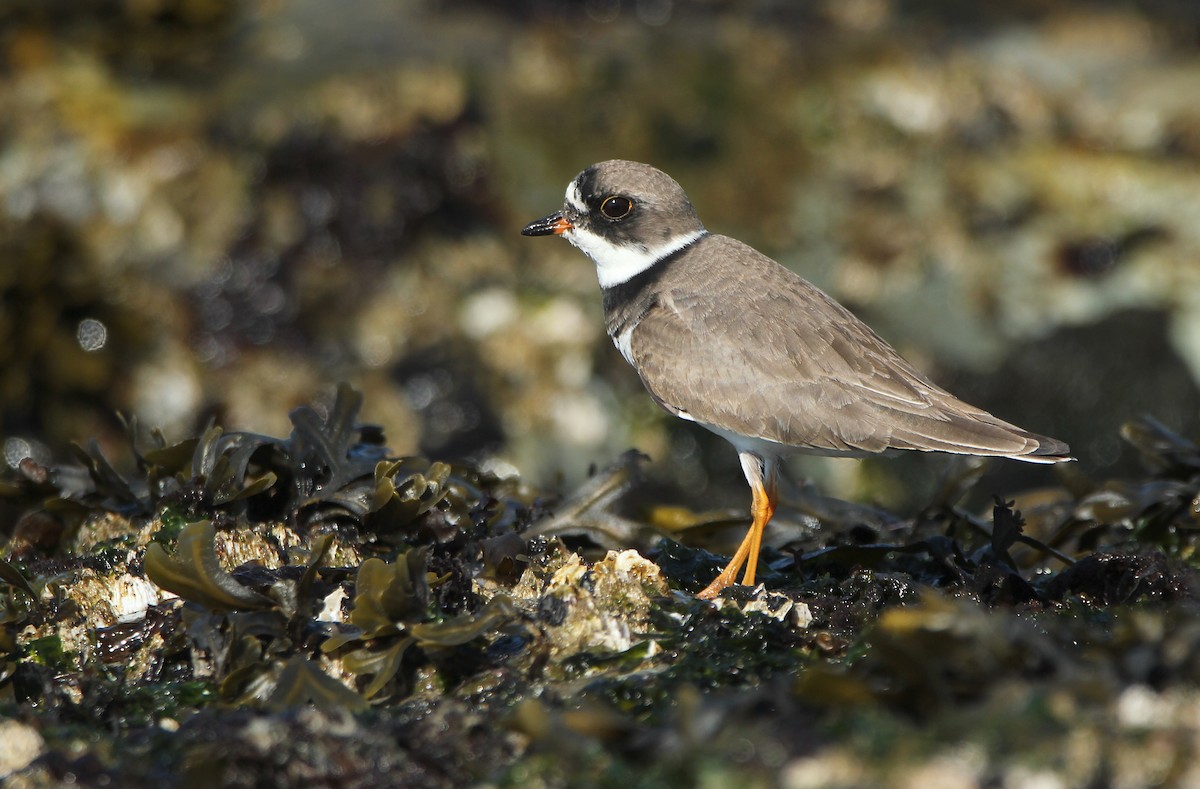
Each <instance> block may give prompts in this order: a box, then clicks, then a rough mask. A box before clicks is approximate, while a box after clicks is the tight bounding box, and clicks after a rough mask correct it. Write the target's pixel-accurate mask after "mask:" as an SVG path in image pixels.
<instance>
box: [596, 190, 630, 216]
mask: <svg viewBox="0 0 1200 789" xmlns="http://www.w3.org/2000/svg"><path fill="white" fill-rule="evenodd" d="M632 210H633V201H632V200H630V199H629V198H628V197H621V196H619V195H613V196H612V197H606V198H604V202H603V203H601V204H600V213H602V214H604V216H605V217H606V218H608V219H624V218H625V217H627V216H629V212H630V211H632Z"/></svg>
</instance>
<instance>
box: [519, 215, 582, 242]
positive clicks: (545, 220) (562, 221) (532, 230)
mask: <svg viewBox="0 0 1200 789" xmlns="http://www.w3.org/2000/svg"><path fill="white" fill-rule="evenodd" d="M574 229H575V226H574V225H572V224H571V221H570V220H569V219H567V218H566V217H565V216H563V215H562V214H561V213H559V212H555V213H553V214H551V215H550V216H544V217H542V218H541V219H538V220H536V221H534V222H530V223H529V224H527V225H525V227H524V228H523V229H522V230H521V235H523V236H552V235H553V236H561V235H562V234H563V233H566V232H567V231H568V230H574Z"/></svg>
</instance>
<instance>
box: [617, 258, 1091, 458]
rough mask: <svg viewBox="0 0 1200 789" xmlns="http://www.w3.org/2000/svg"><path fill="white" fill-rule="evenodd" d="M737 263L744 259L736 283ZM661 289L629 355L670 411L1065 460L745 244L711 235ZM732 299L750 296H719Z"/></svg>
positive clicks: (825, 438) (898, 445) (797, 436)
mask: <svg viewBox="0 0 1200 789" xmlns="http://www.w3.org/2000/svg"><path fill="white" fill-rule="evenodd" d="M731 259H737V260H743V261H745V263H744V264H743V265H742V267H741V269H740V270H739V271H737V272H736V273H735V276H736V277H737V280H736V282H731V281H729V280H728V277H729V276H730V273H729V266H728V261H730V260H731ZM716 261H722V263H721V265H713V264H714V263H715V262H716ZM721 277H725V278H726V279H725V281H722V280H721ZM660 284H661V286H662V288H663V290H662V291H661V294H660V297H659V299H658V301H657V303H656V304H655V306H654V307H653V308H652V309H651V310H650V311H649V312H647V313H646V315H645V316H644V317H643V318H642V320H641V322H640V323H639V324H638V326H637V328H636V329H635V330H634V332H633V335H632V338H631V349H632V352H633V355H634V358H635V359H636V360H637V362H638V366H639V368H640V374H641V376H642V381H643V383H645V385H646V388H647V389H648V390H649V391H650V393H651V394H652V395H653V396H654V398H655V399H656V400H657V401H658V402H659V403H660V404H661V405H662V406H663V407H664V408H666V409H667V410H669V411H672V412H675V413H680V412H682V413H684V414H686V415H688V416H689V417H690V418H692V419H695V420H696V421H698V422H703V423H706V424H710V425H716V426H718V427H722V428H724V429H727V430H731V431H734V432H737V433H740V434H742V435H747V436H752V437H757V438H763V439H767V440H769V441H775V442H779V443H782V444H788V445H791V446H795V447H797V448H801V449H808V450H811V451H817V452H833V453H840V452H855V453H858V452H871V453H874V452H882V451H884V450H887V449H914V450H923V451H943V452H956V453H962V454H974V455H1002V456H1009V457H1022V459H1026V460H1036V461H1041V462H1056V461H1057V460H1060V459H1066V457H1067V451H1068V449H1067V446H1066V445H1065V444H1063V443H1062V442H1059V441H1055V440H1053V439H1048V438H1044V437H1042V436H1038V435H1035V434H1032V433H1029V432H1026V431H1024V430H1022V429H1020V428H1018V427H1016V426H1014V425H1011V424H1008V423H1007V422H1004V421H1002V420H1000V419H997V418H996V417H994V416H992V415H991V414H989V413H987V412H986V411H983V410H981V409H979V408H975V407H974V406H971V405H969V404H967V403H964V402H963V401H961V400H959V399H957V398H956V397H954V396H953V395H951V394H949V393H948V392H946V391H944V390H943V389H941V388H939V387H937V386H936V385H934V384H933V383H931V382H930V381H929V380H928V379H927V378H925V376H923V375H922V374H921V373H920V372H918V371H917V370H916V369H915V368H913V367H912V365H910V364H909V363H908V362H906V361H904V359H902V358H900V355H899V354H897V353H896V352H895V351H894V350H893V349H892V348H891V346H889V345H888V344H887V343H886V342H884V341H883V340H882V339H880V337H879V336H878V335H876V334H875V332H873V331H872V330H871V329H870V328H869V327H868V326H867V325H866V324H864V323H863V322H862V321H860V320H859V319H858V318H856V317H855V316H854V315H853V314H852V313H850V312H849V311H848V310H846V309H845V308H844V307H842V306H841V305H840V304H838V303H837V302H835V301H833V299H831V298H829V297H828V296H826V295H825V294H824V293H823V292H822V291H820V290H819V289H817V288H816V287H815V286H813V285H812V284H810V283H809V282H807V281H805V280H804V279H801V278H800V277H798V276H797V275H795V274H794V273H792V272H790V271H788V270H787V269H785V268H783V267H782V266H780V265H779V264H778V263H776V262H775V261H773V260H771V259H770V258H767V257H766V256H764V255H761V254H759V253H758V252H756V251H755V250H753V249H751V248H750V247H747V246H745V245H744V244H741V243H740V242H738V241H735V240H733V239H730V238H727V237H724V236H708V237H706V238H705V239H704V240H703V241H701V242H700V243H699V244H698V245H697V247H696V248H695V249H694V254H693V255H690V256H689V260H688V266H687V267H686V270H682V269H681V270H674V271H672V272H671V273H670V274H669V275H667V276H666V277H664V279H663V281H662V282H661V283H660ZM729 293H737V294H739V295H738V297H737V298H732V299H722V298H720V294H726V295H728V294H729ZM683 360H686V363H684V362H683ZM1030 456H1032V457H1030Z"/></svg>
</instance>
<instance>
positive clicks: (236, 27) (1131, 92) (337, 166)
mask: <svg viewBox="0 0 1200 789" xmlns="http://www.w3.org/2000/svg"><path fill="white" fill-rule="evenodd" d="M614 157H619V158H629V159H638V160H642V161H647V162H650V163H652V164H655V165H657V166H658V167H660V168H662V169H664V170H666V171H667V172H669V173H670V174H671V175H673V176H674V177H675V178H676V179H677V180H678V181H679V182H680V183H681V184H682V185H683V186H684V188H685V189H686V190H687V191H688V193H689V195H690V196H691V197H692V199H693V201H694V202H695V204H696V205H697V208H698V209H699V211H700V215H701V217H702V218H703V219H704V221H705V223H706V224H707V226H708V227H709V229H710V230H713V231H716V232H722V233H727V234H729V235H733V236H736V237H738V238H740V239H742V240H744V241H747V242H749V243H751V244H753V245H754V246H756V247H758V248H759V249H761V250H762V251H764V252H766V253H767V254H770V255H771V256H773V257H775V258H776V259H778V260H780V261H781V262H783V263H784V264H785V265H787V266H789V267H791V268H792V269H794V270H795V271H797V272H799V273H801V274H802V275H803V276H805V277H807V278H809V279H811V280H812V281H814V282H816V283H817V284H818V285H820V286H821V287H823V288H825V289H826V290H828V291H829V292H830V293H831V294H833V295H834V296H835V297H837V298H838V299H840V300H841V301H843V302H844V303H845V304H847V305H848V306H850V307H851V308H852V309H854V310H855V311H856V312H857V313H858V314H859V315H860V316H861V317H863V318H864V319H866V320H867V321H868V322H869V323H871V324H872V325H873V326H874V327H875V328H876V329H877V330H878V331H879V332H880V333H881V334H882V335H883V336H884V337H885V338H887V339H888V340H889V341H890V342H892V343H893V344H894V345H896V347H897V348H898V349H900V350H901V352H902V353H904V354H905V355H906V356H907V357H908V358H909V359H910V360H912V361H913V362H914V363H916V364H917V366H919V367H921V368H922V369H924V370H926V371H927V372H929V373H930V374H931V375H932V376H933V378H934V379H935V380H936V381H938V382H939V383H941V384H942V385H944V386H946V387H947V388H949V389H950V390H952V391H954V392H956V393H958V394H960V395H961V396H963V397H964V398H965V399H967V400H969V401H972V402H974V403H976V404H978V405H981V406H983V407H985V408H988V409H989V410H992V411H994V412H995V413H996V414H998V415H999V416H1001V417H1003V418H1005V419H1008V420H1010V421H1014V422H1016V423H1018V424H1020V425H1022V426H1024V427H1027V428H1029V429H1031V430H1034V431H1036V432H1041V433H1046V434H1049V435H1052V436H1055V437H1057V438H1061V439H1064V440H1066V441H1068V442H1069V443H1070V444H1071V446H1072V448H1073V450H1074V452H1075V454H1076V455H1077V456H1078V457H1079V459H1080V465H1079V468H1080V469H1081V470H1082V471H1084V472H1085V473H1088V474H1091V475H1095V476H1097V477H1100V478H1104V477H1108V476H1114V475H1120V474H1123V473H1129V472H1130V471H1131V469H1132V468H1133V458H1132V454H1133V453H1132V452H1131V451H1128V450H1126V449H1124V448H1123V445H1122V442H1121V441H1120V439H1119V437H1118V434H1117V430H1118V427H1119V425H1120V424H1121V423H1122V422H1124V421H1126V420H1128V419H1130V418H1131V417H1133V416H1135V415H1137V414H1142V413H1146V414H1150V415H1152V416H1154V417H1155V418H1157V419H1159V420H1160V421H1162V422H1163V423H1165V424H1166V425H1167V426H1169V427H1171V428H1172V429H1175V430H1179V431H1182V432H1184V433H1187V434H1190V435H1192V436H1196V435H1197V434H1200V395H1198V389H1197V382H1198V381H1200V4H1197V3H1195V2H1192V1H1191V0H1144V1H1143V2H1136V3H1133V2H1129V3H1116V2H1090V3H1083V2H1070V1H1064V0H1012V1H1010V2H997V3H989V4H964V3H956V2H902V1H901V0H824V1H818V0H814V1H813V2H790V1H787V0H775V1H774V2H768V1H763V2H751V1H750V0H744V1H738V0H724V1H723V0H711V1H709V2H678V1H675V2H673V0H582V1H579V2H567V1H565V0H562V1H555V0H512V1H510V2H503V3H493V2H458V3H449V2H435V1H433V0H424V1H422V0H352V1H348V2H340V3H331V2H328V0H7V2H5V3H3V4H2V5H0V420H2V421H0V441H2V442H3V448H4V459H5V462H7V463H9V464H15V463H17V462H19V460H20V458H21V457H24V456H26V455H31V454H32V455H33V456H34V457H36V458H38V459H41V460H44V461H45V460H49V459H51V458H58V459H62V458H65V457H67V453H66V448H67V445H68V443H69V442H70V441H72V440H74V441H79V442H85V441H86V440H87V439H89V438H91V437H93V436H96V437H99V438H100V440H101V442H102V444H103V445H104V446H106V447H110V448H111V449H110V452H109V454H110V456H121V454H122V450H121V448H120V447H121V445H122V444H123V439H122V428H121V425H120V422H119V421H118V419H117V418H116V416H115V413H116V412H117V411H118V410H119V411H122V412H126V413H131V414H136V415H137V417H138V418H139V422H140V425H141V426H142V429H148V428H150V427H159V428H161V429H162V430H163V431H164V433H165V434H166V436H167V437H168V439H172V440H174V439H180V438H183V437H186V436H188V435H191V434H193V433H195V432H196V431H197V429H198V428H199V427H200V426H202V425H203V424H204V423H205V422H206V421H207V420H208V419H210V418H213V417H216V418H218V419H219V420H220V422H221V423H222V424H223V425H225V426H226V427H227V428H230V429H245V430H252V431H256V432H263V433H269V434H273V435H285V434H286V433H287V432H288V431H289V430H290V426H289V423H288V421H287V412H288V410H289V409H291V408H293V407H295V406H297V405H299V404H303V403H308V402H316V403H318V404H321V403H325V404H327V403H329V402H330V401H331V400H332V395H333V390H334V386H335V385H336V383H337V382H338V381H340V380H347V381H350V382H352V383H353V384H354V385H355V386H357V387H359V388H361V389H363V390H364V391H365V393H366V409H365V414H364V416H365V418H366V419H368V420H369V421H372V422H375V423H378V424H381V425H382V426H383V427H384V429H385V432H386V435H387V437H388V440H389V445H390V447H391V448H392V449H393V450H394V451H395V452H396V453H400V454H407V453H415V452H422V453H426V454H428V455H430V456H433V457H436V458H442V459H452V458H472V459H475V460H478V461H480V462H483V463H484V464H485V466H486V467H488V468H491V469H493V470H496V471H498V472H500V473H516V472H517V471H518V470H519V472H520V473H521V474H522V475H523V476H525V477H527V478H529V479H531V480H533V481H535V482H538V483H539V484H543V485H546V486H548V487H550V488H551V489H556V488H557V489H562V488H565V487H566V486H569V485H572V484H575V483H577V482H578V481H579V480H581V479H582V478H583V477H584V476H585V475H586V473H587V471H588V468H589V466H592V465H593V464H600V465H603V464H606V463H609V462H611V461H612V460H613V459H614V458H615V457H616V456H617V455H618V454H619V453H620V452H621V451H622V450H624V449H626V448H628V447H630V446H636V447H638V448H639V449H641V450H643V451H645V452H647V453H648V454H650V455H651V457H652V458H653V460H654V461H655V462H654V463H653V464H652V465H651V474H652V476H653V481H654V482H655V483H656V486H657V487H656V489H657V490H660V491H662V493H663V495H664V496H667V498H668V499H670V498H671V497H677V498H678V500H680V501H683V502H686V503H688V504H690V505H692V506H698V507H699V506H706V505H712V506H718V505H722V506H723V505H725V504H736V505H737V506H742V505H743V504H744V503H745V501H744V500H745V499H746V492H745V487H744V483H743V482H742V481H741V475H740V471H739V469H738V466H737V461H736V457H735V455H734V453H733V452H732V450H730V449H729V447H728V446H727V445H726V444H724V442H721V441H720V440H718V439H715V438H712V437H709V436H708V435H707V434H704V433H703V431H701V430H698V429H696V428H694V427H693V426H689V425H686V424H683V423H681V422H679V420H674V419H672V418H669V417H666V416H665V415H664V414H661V413H660V412H659V411H658V410H657V408H656V407H655V406H654V405H653V404H652V402H651V400H650V398H649V397H647V396H645V394H644V393H643V392H642V389H641V385H640V383H639V382H638V380H637V378H636V376H635V375H634V374H633V372H632V371H631V370H629V369H628V368H627V366H626V365H625V363H624V361H623V360H622V359H621V358H620V356H619V355H618V353H617V352H616V351H615V350H614V349H613V348H612V346H611V343H610V342H609V341H608V339H607V337H606V336H605V335H604V332H603V321H602V315H601V308H600V295H599V290H598V287H597V284H596V281H595V274H594V270H593V267H592V265H591V263H590V262H589V261H587V260H586V259H585V258H584V257H583V256H582V255H581V254H580V253H579V252H578V251H576V250H574V249H573V248H571V247H570V246H569V245H567V244H566V243H563V242H561V241H556V240H546V239H527V238H522V237H521V236H520V235H518V232H519V230H520V228H521V227H522V226H523V225H524V224H525V223H526V222H528V221H530V220H532V219H534V218H537V217H540V216H542V215H544V214H546V213H549V212H550V211H552V210H555V209H556V208H557V207H559V206H560V205H561V202H562V196H563V192H564V189H565V187H566V184H567V183H568V181H569V180H570V179H571V178H573V177H574V175H575V174H576V173H577V172H578V171H579V170H581V169H582V168H584V167H586V166H587V165H589V164H591V163H592V162H595V161H598V160H602V159H607V158H614ZM945 462H946V461H945V460H944V459H936V458H924V457H914V458H905V459H897V460H881V461H870V462H867V463H861V464H860V463H856V462H852V461H851V462H845V461H839V462H834V461H823V460H802V461H799V462H795V463H794V464H793V465H792V467H791V473H792V475H793V476H796V477H800V476H812V477H814V478H816V479H818V480H819V481H820V482H821V484H822V486H823V487H825V488H826V489H827V490H828V492H831V493H834V494H837V495H843V496H854V497H859V498H863V499H867V500H871V501H877V502H880V503H882V504H886V505H888V506H893V507H899V508H905V507H912V506H915V505H916V504H917V503H919V502H921V501H922V500H923V497H924V496H925V495H926V494H927V492H928V490H929V488H930V487H931V486H932V485H933V484H934V479H935V477H936V473H937V471H938V469H939V468H941V467H943V466H944V464H945ZM989 473H990V474H993V475H995V476H994V477H992V478H991V481H990V482H988V483H987V485H988V486H990V487H989V489H994V490H996V491H998V492H1004V491H1007V490H1009V489H1011V488H1012V487H1013V486H1017V485H1035V484H1040V483H1041V482H1046V481H1050V480H1052V479H1053V477H1052V473H1051V472H1050V471H1048V470H1046V469H1031V468H1028V467H1026V466H1025V465H1024V464H1015V463H1001V464H997V465H995V467H994V468H993V470H992V471H991V472H989Z"/></svg>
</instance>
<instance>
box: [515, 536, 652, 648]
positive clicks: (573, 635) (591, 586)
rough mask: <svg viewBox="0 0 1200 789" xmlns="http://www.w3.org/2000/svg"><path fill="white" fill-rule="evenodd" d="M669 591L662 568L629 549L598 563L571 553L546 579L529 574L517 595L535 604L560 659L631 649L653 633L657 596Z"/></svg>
mask: <svg viewBox="0 0 1200 789" xmlns="http://www.w3.org/2000/svg"><path fill="white" fill-rule="evenodd" d="M669 591H670V590H669V589H668V587H667V580H666V578H664V577H663V575H662V572H661V571H660V570H659V568H658V565H656V564H654V563H653V562H651V561H649V560H648V559H645V558H643V557H642V555H641V554H639V553H638V552H637V551H632V550H630V551H609V552H608V554H607V555H606V556H605V557H604V558H603V559H601V560H600V561H598V562H596V563H594V564H588V563H586V562H584V561H583V559H581V558H580V556H579V554H576V553H572V554H571V555H570V556H568V557H567V558H566V561H565V562H564V563H563V565H562V566H561V567H559V568H558V569H556V570H555V571H554V573H553V574H552V575H551V576H550V577H549V578H548V579H545V580H543V579H541V578H539V577H538V576H537V574H536V573H534V571H533V570H526V571H525V574H524V575H523V576H522V578H521V580H520V582H519V583H518V584H517V586H516V588H515V589H514V590H513V596H514V597H515V598H516V599H517V600H524V601H529V602H533V603H535V604H536V606H537V612H538V619H539V621H540V622H541V623H543V624H545V625H546V626H547V627H546V635H547V638H548V639H549V642H550V644H551V654H552V658H553V659H556V660H562V659H564V658H567V657H570V656H572V655H575V654H578V653H579V652H583V651H590V652H608V653H617V652H624V651H626V650H628V649H629V648H630V647H632V646H633V645H634V644H635V643H637V642H638V641H639V640H641V639H642V638H643V637H644V636H645V634H646V633H648V632H649V631H650V630H651V629H652V627H651V624H650V612H651V610H652V608H653V607H654V598H655V597H663V596H665V595H667V594H668V593H669Z"/></svg>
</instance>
